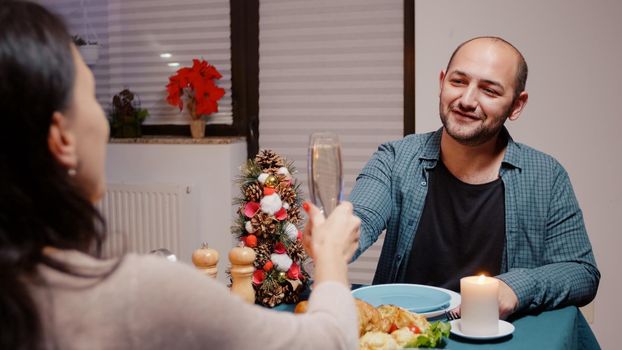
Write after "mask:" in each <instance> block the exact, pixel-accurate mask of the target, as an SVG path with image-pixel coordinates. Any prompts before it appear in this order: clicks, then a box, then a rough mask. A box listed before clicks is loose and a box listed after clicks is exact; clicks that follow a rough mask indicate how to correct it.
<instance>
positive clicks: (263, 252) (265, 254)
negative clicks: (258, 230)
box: [255, 240, 272, 269]
mask: <svg viewBox="0 0 622 350" xmlns="http://www.w3.org/2000/svg"><path fill="white" fill-rule="evenodd" d="M270 255H272V242H270V240H262V241H261V242H260V243H259V244H257V247H255V268H256V269H263V266H264V265H265V264H266V263H267V262H268V261H269V260H270Z"/></svg>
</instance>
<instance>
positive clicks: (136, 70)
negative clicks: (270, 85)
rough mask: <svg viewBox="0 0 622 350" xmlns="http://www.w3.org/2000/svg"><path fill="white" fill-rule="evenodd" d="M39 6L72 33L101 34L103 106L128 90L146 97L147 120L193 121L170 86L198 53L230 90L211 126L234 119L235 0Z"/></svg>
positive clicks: (73, 1)
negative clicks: (173, 101)
mask: <svg viewBox="0 0 622 350" xmlns="http://www.w3.org/2000/svg"><path fill="white" fill-rule="evenodd" d="M40 3H42V4H44V5H46V6H47V7H48V8H50V9H52V10H53V11H55V12H57V13H59V14H60V15H62V16H63V17H64V18H65V20H66V21H67V23H68V25H69V27H70V30H71V31H72V34H79V35H81V36H82V37H86V38H87V39H88V40H93V39H94V38H96V39H97V41H98V43H99V44H100V49H99V51H100V56H99V60H98V61H97V63H96V64H95V65H94V66H92V70H93V73H94V74H95V79H96V81H97V98H98V100H99V102H100V103H101V105H102V106H103V107H104V109H107V108H109V106H110V104H111V100H112V96H113V95H114V94H116V93H118V92H120V91H121V90H122V89H124V88H129V89H130V90H132V91H133V92H135V93H136V94H138V95H139V97H140V101H141V103H142V107H143V108H147V109H148V110H149V113H150V117H149V118H148V119H147V120H146V121H145V124H187V123H188V115H187V113H186V112H185V111H184V113H183V115H182V113H180V112H179V109H177V108H176V107H172V106H169V105H168V104H167V103H166V88H165V87H166V84H167V83H168V77H169V76H171V75H172V74H174V73H175V71H176V70H177V69H179V68H181V67H189V66H191V65H192V59H193V58H204V59H206V60H207V61H208V62H209V63H211V64H213V65H214V66H215V67H216V69H218V71H219V72H220V73H221V74H222V76H223V77H222V78H221V79H220V80H219V81H218V85H219V86H220V87H222V88H224V89H225V91H226V94H225V96H224V97H223V98H222V99H221V100H220V101H219V102H218V109H219V112H218V113H215V114H212V115H211V116H210V117H209V119H208V123H219V124H232V121H233V118H232V116H233V112H232V111H233V110H232V103H231V35H230V6H229V1H228V0H176V1H174V2H173V1H169V0H40ZM85 10H86V11H85ZM85 20H86V25H85ZM163 54H165V55H164V57H162V56H161V55H163ZM166 54H170V57H169V55H166ZM176 64H179V66H177V65H176Z"/></svg>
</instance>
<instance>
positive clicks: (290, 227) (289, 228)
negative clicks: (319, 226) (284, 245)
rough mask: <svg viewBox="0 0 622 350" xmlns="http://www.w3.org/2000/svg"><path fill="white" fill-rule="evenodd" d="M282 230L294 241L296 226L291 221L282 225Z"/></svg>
mask: <svg viewBox="0 0 622 350" xmlns="http://www.w3.org/2000/svg"><path fill="white" fill-rule="evenodd" d="M283 230H284V231H285V233H286V234H287V237H289V239H290V240H292V241H295V240H297V239H298V227H296V226H295V225H294V224H292V223H291V222H288V223H286V224H285V225H283Z"/></svg>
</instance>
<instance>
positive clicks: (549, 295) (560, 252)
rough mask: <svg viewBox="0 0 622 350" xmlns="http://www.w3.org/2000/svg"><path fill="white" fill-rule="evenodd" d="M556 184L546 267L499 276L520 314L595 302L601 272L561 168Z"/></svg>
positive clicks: (578, 209)
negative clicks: (523, 311)
mask: <svg viewBox="0 0 622 350" xmlns="http://www.w3.org/2000/svg"><path fill="white" fill-rule="evenodd" d="M556 170H557V171H556V177H555V181H554V182H553V192H552V193H553V196H552V197H551V200H550V203H549V210H548V216H547V222H546V232H545V233H544V234H545V237H544V245H545V246H544V264H542V266H539V267H536V268H514V269H509V270H508V272H507V273H504V274H501V275H499V276H498V278H499V279H501V280H503V281H504V282H505V283H507V284H508V286H510V287H511V288H512V290H513V291H514V292H515V293H516V295H517V296H518V300H519V306H518V310H517V311H522V310H537V309H552V308H557V307H561V306H565V305H578V306H582V305H585V304H587V303H589V302H590V301H591V300H592V299H594V297H595V295H596V291H597V289H598V284H599V280H600V273H599V271H598V268H597V267H596V261H595V259H594V255H593V253H592V247H591V244H590V241H589V238H588V236H587V232H586V229H585V224H584V222H583V215H582V212H581V209H580V208H579V204H578V202H577V200H576V197H575V194H574V191H573V189H572V185H571V183H570V179H569V178H568V174H567V173H566V171H565V170H563V168H561V166H560V165H558V167H557V169H556Z"/></svg>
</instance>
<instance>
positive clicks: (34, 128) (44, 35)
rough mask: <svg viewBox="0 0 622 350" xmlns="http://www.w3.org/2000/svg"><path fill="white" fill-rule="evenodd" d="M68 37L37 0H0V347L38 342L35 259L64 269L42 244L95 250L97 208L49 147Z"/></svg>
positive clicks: (64, 95) (68, 69)
mask: <svg viewBox="0 0 622 350" xmlns="http://www.w3.org/2000/svg"><path fill="white" fill-rule="evenodd" d="M75 75H76V72H75V68H74V60H73V57H72V52H71V37H70V35H69V34H68V32H67V29H66V27H65V25H64V23H63V21H62V20H61V19H59V18H58V17H57V16H55V15H54V14H52V13H50V12H49V11H48V10H46V9H45V8H43V7H42V6H40V5H38V4H34V3H29V2H23V1H12V0H9V1H7V0H2V1H0V125H1V127H0V284H1V285H2V286H1V287H0V349H36V348H41V347H43V346H44V343H43V342H44V337H45V335H44V332H45V330H44V329H43V326H42V321H41V316H40V314H39V312H38V310H37V305H36V303H35V301H34V300H33V298H32V296H31V294H30V291H29V288H28V282H26V281H29V280H32V279H34V280H36V279H37V278H38V277H37V273H36V270H37V269H36V268H37V265H40V264H45V265H48V266H51V267H52V268H55V269H57V270H61V271H64V272H69V273H71V269H70V267H69V266H66V265H63V264H62V263H60V262H58V261H54V260H52V259H50V258H49V257H47V256H46V255H45V254H43V253H42V250H43V248H44V247H47V246H52V247H56V248H60V249H75V250H79V251H83V252H87V253H91V254H93V255H96V256H97V255H99V252H100V250H101V244H102V241H103V239H104V232H105V228H104V222H103V220H102V218H101V215H100V214H99V213H98V212H97V210H96V209H95V207H94V206H93V204H92V203H90V202H89V200H88V199H87V198H86V196H85V195H84V194H83V193H82V191H81V190H80V189H79V188H78V187H77V186H75V185H74V184H73V182H72V181H71V177H70V176H69V175H68V173H67V169H65V168H64V167H63V166H61V165H60V164H59V163H58V162H57V161H56V160H55V158H54V157H53V156H52V154H51V152H50V150H49V148H48V143H47V139H48V133H49V127H50V123H51V119H52V115H53V113H54V112H55V111H61V112H62V111H65V110H66V109H67V107H68V105H69V103H70V101H71V99H72V89H73V86H74V78H75Z"/></svg>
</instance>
